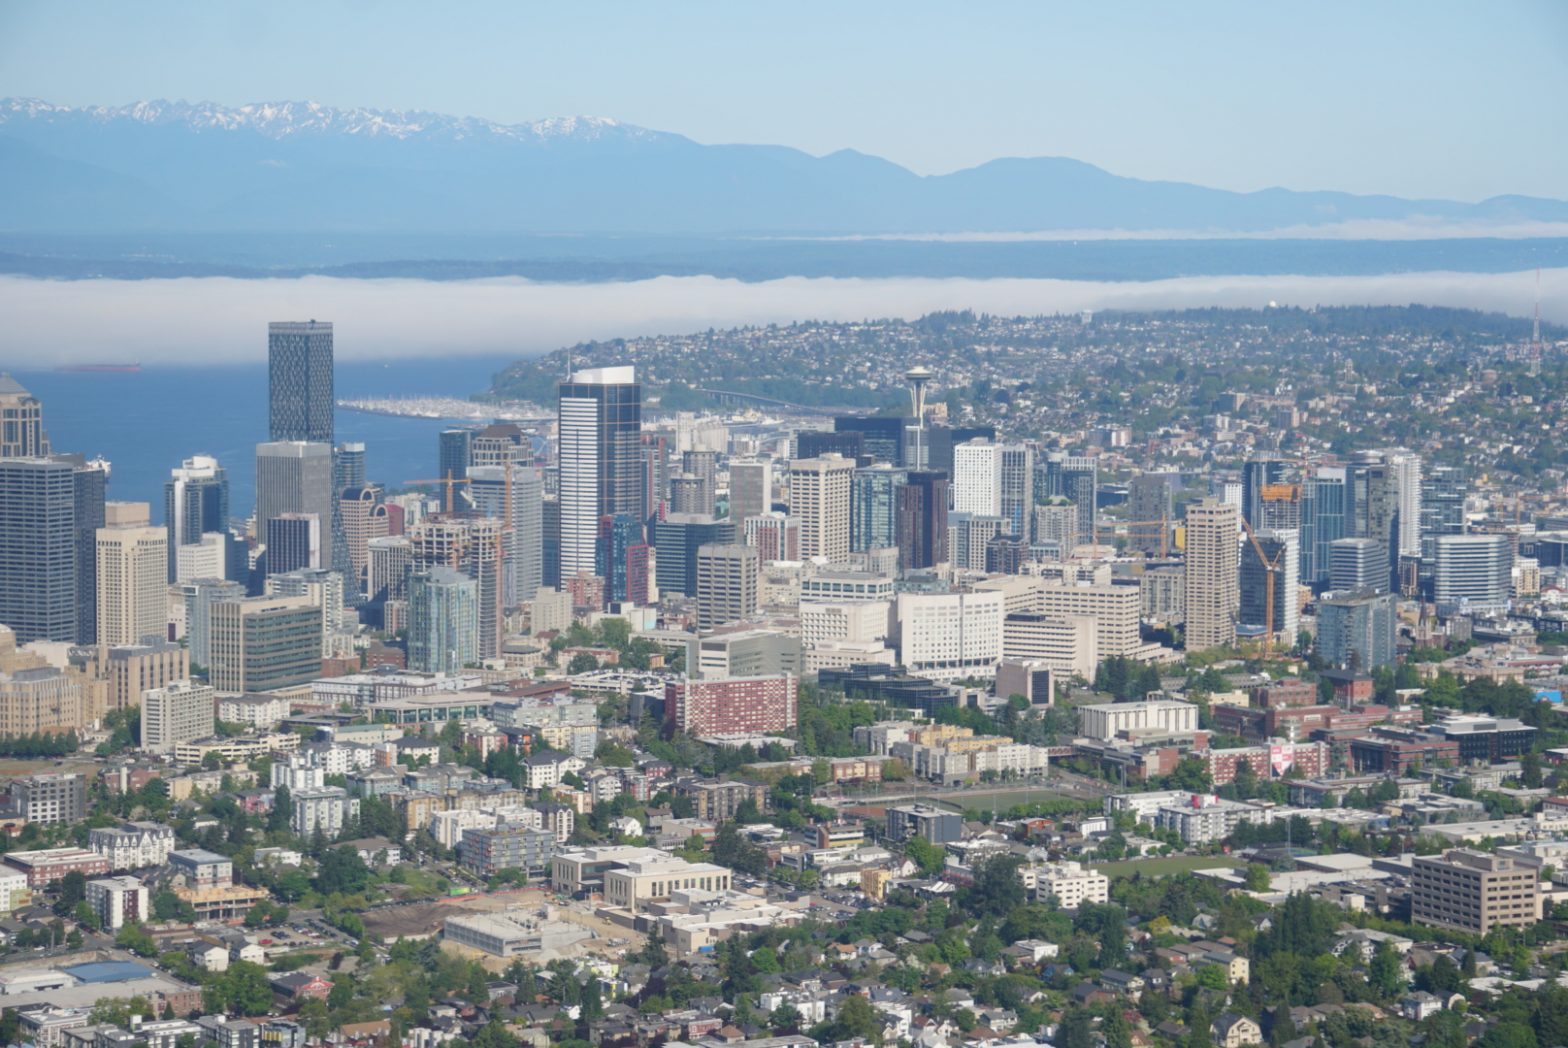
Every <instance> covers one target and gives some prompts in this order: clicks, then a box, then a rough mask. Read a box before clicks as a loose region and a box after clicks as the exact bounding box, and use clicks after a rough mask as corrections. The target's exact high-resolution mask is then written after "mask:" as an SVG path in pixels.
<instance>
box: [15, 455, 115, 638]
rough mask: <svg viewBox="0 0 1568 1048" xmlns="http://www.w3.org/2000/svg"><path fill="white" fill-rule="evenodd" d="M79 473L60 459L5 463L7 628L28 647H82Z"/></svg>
mask: <svg viewBox="0 0 1568 1048" xmlns="http://www.w3.org/2000/svg"><path fill="white" fill-rule="evenodd" d="M74 473H75V471H74V469H73V467H72V466H71V464H70V463H68V462H65V461H60V460H56V459H40V458H4V459H0V623H4V624H5V625H7V626H10V627H11V629H12V630H14V631H15V632H16V639H17V642H18V643H20V644H28V643H31V642H32V641H35V640H57V641H75V640H77V633H78V616H77V605H76V600H77V570H76V544H77V532H76V479H75V476H74ZM94 541H95V542H96V533H95V539H94Z"/></svg>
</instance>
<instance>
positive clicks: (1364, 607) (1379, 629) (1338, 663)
mask: <svg viewBox="0 0 1568 1048" xmlns="http://www.w3.org/2000/svg"><path fill="white" fill-rule="evenodd" d="M1317 609H1318V631H1317V653H1318V657H1319V658H1321V659H1322V660H1323V661H1324V663H1326V664H1327V665H1329V666H1333V667H1335V668H1337V669H1348V670H1355V671H1357V672H1360V673H1371V672H1372V671H1373V670H1379V669H1382V668H1383V667H1384V666H1392V665H1393V664H1394V655H1395V647H1394V629H1395V625H1396V621H1395V618H1394V597H1393V594H1390V593H1379V592H1377V591H1376V590H1348V591H1345V592H1329V593H1325V594H1323V596H1322V597H1321V598H1319V600H1318V605H1317Z"/></svg>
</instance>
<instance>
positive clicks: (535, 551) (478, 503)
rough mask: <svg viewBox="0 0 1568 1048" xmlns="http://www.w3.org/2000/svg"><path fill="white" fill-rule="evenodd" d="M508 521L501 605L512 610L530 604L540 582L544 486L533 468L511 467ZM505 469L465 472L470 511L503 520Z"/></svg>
mask: <svg viewBox="0 0 1568 1048" xmlns="http://www.w3.org/2000/svg"><path fill="white" fill-rule="evenodd" d="M511 473H512V496H511V508H512V518H511V520H510V521H507V523H506V527H507V528H508V531H507V532H506V534H505V535H503V536H502V549H503V550H504V553H503V557H502V560H503V565H502V578H501V593H502V598H501V599H502V601H503V602H504V603H505V604H506V606H507V607H509V608H513V607H516V606H517V605H518V604H521V603H522V602H523V601H525V600H533V599H534V594H535V593H536V592H538V590H539V587H540V585H541V584H542V582H543V579H544V563H543V558H544V537H543V535H542V533H541V530H540V529H541V527H542V523H543V522H542V520H541V501H542V499H543V492H544V482H543V478H541V477H540V475H539V470H538V469H536V468H535V467H533V466H518V465H514V466H512V467H511ZM506 474H507V470H506V467H505V466H472V467H470V468H469V471H468V478H469V485H468V493H469V497H470V498H472V499H473V502H474V509H475V510H477V511H478V512H479V513H481V514H483V515H484V516H486V517H493V518H495V519H496V520H505V518H506V507H507V495H506V483H507V480H506Z"/></svg>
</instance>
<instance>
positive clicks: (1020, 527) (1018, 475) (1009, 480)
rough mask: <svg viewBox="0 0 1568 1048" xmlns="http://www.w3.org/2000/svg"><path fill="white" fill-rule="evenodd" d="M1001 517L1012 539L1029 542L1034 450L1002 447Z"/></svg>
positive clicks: (1032, 502)
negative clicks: (1005, 522)
mask: <svg viewBox="0 0 1568 1048" xmlns="http://www.w3.org/2000/svg"><path fill="white" fill-rule="evenodd" d="M999 479H1000V482H1001V515H1002V518H1003V519H1004V520H1006V521H1007V533H1008V534H1009V535H1012V536H1013V537H1014V538H1019V539H1023V540H1024V542H1025V543H1027V542H1028V541H1029V539H1030V537H1031V536H1030V534H1029V526H1030V524H1032V523H1033V519H1032V517H1031V516H1030V511H1031V510H1032V509H1033V508H1034V449H1033V448H1029V447H1025V446H1024V445H1022V444H1003V445H1002V468H1001V474H1000V478H999Z"/></svg>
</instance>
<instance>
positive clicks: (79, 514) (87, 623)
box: [71, 459, 109, 644]
mask: <svg viewBox="0 0 1568 1048" xmlns="http://www.w3.org/2000/svg"><path fill="white" fill-rule="evenodd" d="M71 478H72V480H73V482H74V485H73V487H74V493H73V494H74V497H73V500H72V501H73V506H72V512H73V513H74V514H75V518H76V523H75V529H76V642H77V643H78V644H96V643H97V642H98V529H99V528H101V527H103V524H104V503H105V501H106V499H107V496H108V488H109V464H108V463H107V462H105V461H103V460H102V459H94V460H93V461H91V462H83V463H82V464H81V465H78V466H76V467H75V469H74V470H73V471H72V474H71Z"/></svg>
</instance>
